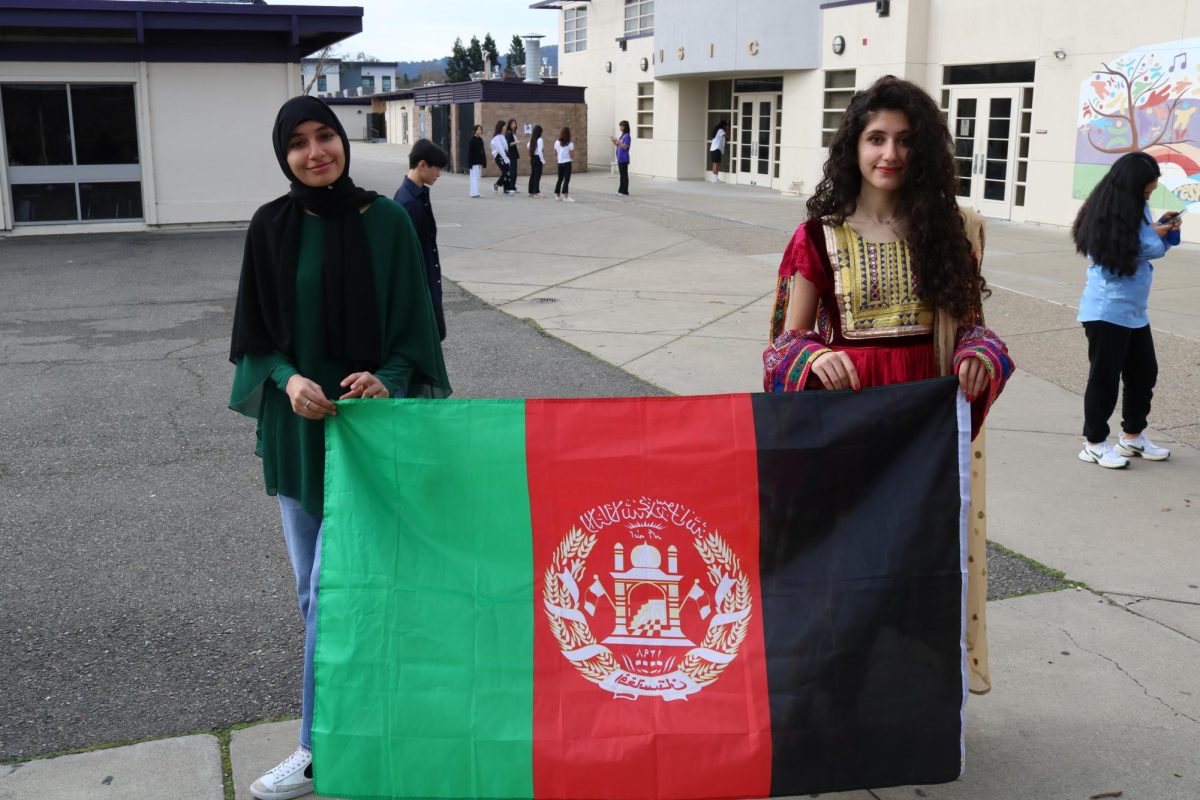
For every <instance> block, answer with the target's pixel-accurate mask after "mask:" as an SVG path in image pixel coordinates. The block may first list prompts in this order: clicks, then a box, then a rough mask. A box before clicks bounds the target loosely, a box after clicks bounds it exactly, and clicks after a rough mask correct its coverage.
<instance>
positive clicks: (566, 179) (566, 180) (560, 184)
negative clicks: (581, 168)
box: [554, 161, 571, 195]
mask: <svg viewBox="0 0 1200 800" xmlns="http://www.w3.org/2000/svg"><path fill="white" fill-rule="evenodd" d="M570 193H571V162H570V161H565V162H563V163H561V164H559V165H558V180H556V181H555V182H554V194H555V195H560V194H570Z"/></svg>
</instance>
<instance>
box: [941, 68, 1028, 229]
mask: <svg viewBox="0 0 1200 800" xmlns="http://www.w3.org/2000/svg"><path fill="white" fill-rule="evenodd" d="M1019 93H1020V89H956V90H954V92H953V93H952V94H951V98H950V131H951V133H952V134H953V136H954V158H955V162H956V163H957V165H958V198H959V202H961V203H963V204H964V205H970V206H972V207H973V208H975V209H976V210H977V211H979V213H981V214H983V215H984V216H985V217H993V218H997V219H1008V218H1009V217H1010V215H1011V211H1012V198H1013V183H1014V181H1013V178H1014V171H1015V170H1014V165H1015V163H1016V136H1017V114H1018V113H1019V104H1018V97H1019Z"/></svg>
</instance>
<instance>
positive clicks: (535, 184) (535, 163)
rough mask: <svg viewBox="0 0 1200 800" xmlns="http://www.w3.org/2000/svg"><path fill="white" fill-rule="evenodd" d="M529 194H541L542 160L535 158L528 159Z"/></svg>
mask: <svg viewBox="0 0 1200 800" xmlns="http://www.w3.org/2000/svg"><path fill="white" fill-rule="evenodd" d="M529 159H530V160H529V193H530V194H541V193H542V160H541V159H540V158H538V157H537V156H535V155H534V156H530V157H529Z"/></svg>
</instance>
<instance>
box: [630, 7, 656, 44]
mask: <svg viewBox="0 0 1200 800" xmlns="http://www.w3.org/2000/svg"><path fill="white" fill-rule="evenodd" d="M647 33H654V0H625V35H626V36H641V35H643V34H647Z"/></svg>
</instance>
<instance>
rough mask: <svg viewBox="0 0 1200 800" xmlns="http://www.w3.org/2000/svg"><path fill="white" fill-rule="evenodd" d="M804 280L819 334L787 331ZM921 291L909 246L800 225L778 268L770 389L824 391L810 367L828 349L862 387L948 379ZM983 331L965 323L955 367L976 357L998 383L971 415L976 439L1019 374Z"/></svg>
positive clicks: (766, 356)
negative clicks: (796, 288) (810, 289)
mask: <svg viewBox="0 0 1200 800" xmlns="http://www.w3.org/2000/svg"><path fill="white" fill-rule="evenodd" d="M797 277H800V278H801V279H803V280H807V281H808V282H810V283H811V284H813V286H815V287H816V288H817V292H818V296H819V303H818V305H817V320H816V330H802V331H785V330H784V329H783V328H784V320H785V319H786V317H787V305H788V300H789V298H790V297H791V292H792V284H793V281H795V280H796V278H797ZM919 290H920V283H919V279H918V277H917V273H916V271H915V270H914V269H913V268H912V262H911V258H910V255H909V250H908V245H907V244H905V243H904V242H871V241H867V240H866V239H863V238H862V237H861V236H859V235H858V234H857V233H856V232H855V231H854V229H853V228H851V227H850V224H849V223H843V224H841V225H840V226H832V225H826V224H824V223H823V222H822V221H821V220H810V221H809V222H806V223H805V224H804V225H801V226H800V227H799V228H798V229H797V230H796V233H795V235H794V236H793V237H792V240H791V242H790V243H789V244H788V247H787V250H786V251H785V252H784V254H783V261H782V263H781V264H780V266H779V285H778V288H777V292H776V297H775V308H774V311H773V313H772V317H771V345H770V346H769V347H768V348H767V350H766V351H765V352H764V353H763V366H764V372H763V388H764V389H766V390H767V391H769V392H770V391H776V392H778V391H797V390H799V389H806V388H807V389H820V388H823V387H822V386H821V384H820V380H819V379H818V378H817V377H816V376H815V375H812V374H811V368H812V362H813V360H814V359H815V358H816V357H817V356H819V355H821V354H822V353H824V352H826V351H828V350H839V351H842V352H844V353H846V355H848V356H849V357H850V360H851V362H852V363H853V364H854V368H855V370H856V371H857V372H858V376H859V379H860V381H861V382H862V385H863V386H882V385H886V384H891V383H903V382H907V381H917V380H923V379H925V378H934V377H937V376H938V375H940V374H943V370H942V369H941V367H940V365H939V362H938V356H937V351H936V350H937V349H936V346H935V336H934V332H935V330H934V329H935V325H936V314H935V312H934V309H933V307H932V306H930V305H928V304H926V303H925V302H923V301H922V300H921V299H920V296H919V295H920V291H919ZM979 322H980V321H979V320H974V321H972V322H971V323H966V324H959V325H958V326H957V330H956V331H955V339H954V358H953V367H954V368H957V366H958V364H959V362H961V361H962V360H963V359H964V358H979V359H981V360H982V361H983V363H984V366H985V367H986V368H987V370H988V373H989V375H990V377H991V380H990V381H989V391H988V392H986V393H985V394H983V395H981V396H980V397H979V398H978V399H977V400H976V402H975V403H974V404H973V406H972V415H971V416H972V428H973V431H972V433H973V434H974V433H978V431H979V428H980V427H981V426H982V424H983V419H984V417H985V416H986V414H987V410H988V408H990V406H991V404H992V401H994V400H995V399H996V397H997V396H999V394H1000V392H1001V390H1002V389H1003V388H1004V383H1005V382H1006V380H1007V379H1008V376H1009V375H1010V374H1011V373H1012V369H1013V365H1012V360H1011V359H1010V358H1009V357H1008V348H1007V347H1005V345H1004V342H1002V341H1001V340H1000V339H999V337H997V336H996V335H995V334H994V333H993V332H992V331H990V330H988V329H987V328H985V327H983V325H982V324H979Z"/></svg>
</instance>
